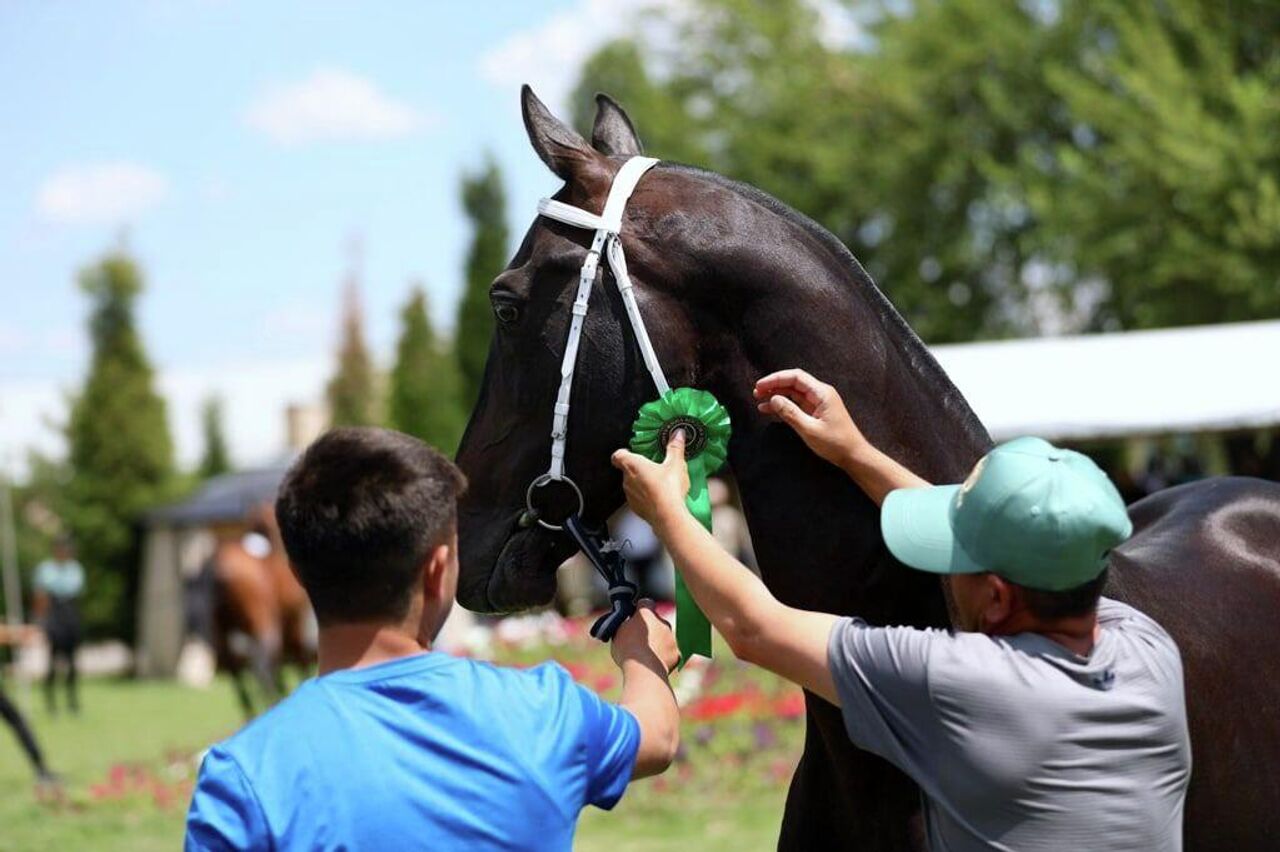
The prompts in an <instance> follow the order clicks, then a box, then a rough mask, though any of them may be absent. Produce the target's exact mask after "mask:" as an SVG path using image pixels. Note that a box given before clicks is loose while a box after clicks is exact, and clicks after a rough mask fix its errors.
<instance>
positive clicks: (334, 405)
mask: <svg viewBox="0 0 1280 852" xmlns="http://www.w3.org/2000/svg"><path fill="white" fill-rule="evenodd" d="M363 326H364V322H363V317H362V314H361V311H360V293H359V288H358V286H357V284H356V280H355V278H354V277H352V278H350V279H349V280H348V281H347V288H346V295H345V299H344V303H343V312H342V343H341V344H340V346H339V349H338V369H337V372H336V373H334V376H333V378H332V379H330V381H329V388H328V397H329V422H330V424H331V425H333V426H371V425H373V424H374V423H375V422H376V421H377V417H376V414H375V412H376V407H375V405H376V393H377V391H376V388H375V387H374V375H373V362H372V360H371V359H370V358H369V350H368V349H367V348H366V347H365V343H364V328H363Z"/></svg>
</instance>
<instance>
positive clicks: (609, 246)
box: [525, 157, 671, 530]
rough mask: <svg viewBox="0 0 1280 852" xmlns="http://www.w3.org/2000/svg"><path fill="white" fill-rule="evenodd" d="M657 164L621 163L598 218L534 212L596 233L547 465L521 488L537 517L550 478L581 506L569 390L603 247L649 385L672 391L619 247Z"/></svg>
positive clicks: (565, 207) (567, 209) (554, 209)
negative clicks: (570, 472)
mask: <svg viewBox="0 0 1280 852" xmlns="http://www.w3.org/2000/svg"><path fill="white" fill-rule="evenodd" d="M657 164H658V161H657V160H655V159H653V158H652V157H632V158H631V159H629V160H627V162H626V163H624V164H623V165H622V168H621V169H619V170H618V174H617V175H616V176H615V177H614V179H613V185H612V186H611V187H610V188H609V197H608V199H607V200H606V201H605V203H604V212H603V213H601V214H600V215H599V216H597V215H596V214H594V213H588V212H587V211H586V210H583V209H582V208H580V207H574V206H573V205H571V204H565V203H564V202H562V201H553V200H552V199H550V198H544V199H542V200H541V201H539V202H538V214H539V215H541V216H546V217H547V218H548V219H555V220H556V221H558V222H564V223H565V224H566V225H573V226H574V227H575V228H585V229H587V230H591V231H595V237H594V238H593V239H592V240H591V248H590V249H588V251H587V257H586V259H585V260H584V261H583V262H582V271H581V272H580V273H579V275H578V293H577V296H576V298H574V300H573V316H572V317H571V318H570V320H569V338H568V340H567V341H566V343H565V347H564V358H563V359H562V360H561V361H560V391H559V392H558V393H557V394H556V405H555V416H554V417H553V418H552V421H551V465H550V467H548V468H547V472H546V473H544V474H542V475H540V476H539V477H537V478H536V479H534V480H533V482H531V483H530V484H529V489H528V491H526V492H525V506H526V509H527V510H528V511H529V512H532V513H534V515H536V510H535V509H534V507H533V492H534V491H535V490H537V489H538V488H541V487H542V486H544V485H546V484H547V483H549V482H552V481H558V482H566V483H568V484H569V486H570V487H571V488H572V489H573V491H574V493H576V494H577V496H578V513H579V514H581V513H582V511H583V510H584V508H585V506H584V503H583V499H582V491H581V489H579V488H578V486H577V484H576V483H575V482H574V481H573V480H572V479H570V478H569V477H568V476H565V473H564V453H565V445H566V443H567V442H568V438H569V396H570V394H571V393H572V391H573V371H574V367H575V366H576V365H577V361H578V343H579V342H580V341H581V340H582V327H583V325H584V324H585V322H586V318H587V304H588V302H589V300H590V299H591V289H592V287H593V286H594V285H595V280H596V271H597V269H598V268H599V265H600V253H601V251H603V252H605V254H606V255H607V256H608V258H609V267H610V268H611V269H612V270H613V278H614V280H615V281H616V282H617V284H618V292H619V294H620V295H621V296H622V303H623V305H625V306H626V309H627V317H628V318H629V319H630V320H631V328H632V330H633V331H634V332H635V336H636V342H637V343H638V344H639V345H640V356H641V357H642V358H643V359H644V365H645V367H647V368H648V370H649V375H650V376H652V377H653V383H654V385H655V386H656V387H657V388H658V395H659V396H662V395H663V394H665V393H666V392H667V391H669V390H670V389H671V386H670V385H668V384H667V377H666V376H665V375H664V374H663V372H662V366H661V365H660V364H659V363H658V356H657V355H655V354H654V352H653V344H652V343H650V342H649V333H648V331H646V330H645V327H644V318H643V317H642V316H640V308H639V306H637V305H636V296H635V293H634V292H632V285H631V276H630V275H629V274H627V258H626V255H625V254H623V251H622V214H623V213H624V212H625V211H626V209H627V200H628V199H629V198H631V193H632V192H633V191H635V188H636V184H637V183H639V182H640V178H641V177H643V176H644V173H645V172H647V171H648V170H649V169H651V168H653V167H654V166H655V165H657ZM538 523H539V524H541V525H542V526H544V527H546V528H547V529H551V530H558V529H561V526H560V525H558V524H550V523H547V522H546V521H544V520H542V519H541V518H539V519H538Z"/></svg>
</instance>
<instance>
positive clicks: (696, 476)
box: [676, 459, 711, 668]
mask: <svg viewBox="0 0 1280 852" xmlns="http://www.w3.org/2000/svg"><path fill="white" fill-rule="evenodd" d="M685 505H686V506H688V507H689V512H690V514H692V515H693V516H694V517H695V518H697V519H698V523H700V524H702V525H703V526H704V527H706V529H707V531H708V532H710V531H711V495H710V494H708V493H707V471H706V468H705V467H704V465H703V464H702V459H693V460H692V461H690V462H689V496H688V497H687V498H686V499H685ZM676 645H678V646H679V648H680V666H681V667H682V668H683V667H684V664H685V663H687V662H688V661H689V658H690V657H692V656H693V655H694V654H701V655H702V656H704V657H710V656H711V622H710V621H709V620H708V619H707V616H706V613H704V612H703V611H702V610H701V609H700V608H699V607H698V604H697V603H696V602H695V601H694V599H693V595H692V594H690V592H689V587H688V586H686V585H685V584H684V578H683V577H681V576H680V572H679V571H677V572H676Z"/></svg>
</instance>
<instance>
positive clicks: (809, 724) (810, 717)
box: [778, 693, 925, 852]
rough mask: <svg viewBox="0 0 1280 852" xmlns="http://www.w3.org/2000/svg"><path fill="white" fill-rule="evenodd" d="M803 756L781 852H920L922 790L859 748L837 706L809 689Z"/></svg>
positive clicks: (789, 797)
mask: <svg viewBox="0 0 1280 852" xmlns="http://www.w3.org/2000/svg"><path fill="white" fill-rule="evenodd" d="M805 706H806V716H805V742H804V753H803V755H802V756H801V758H800V764H799V765H798V766H797V767H796V771H795V775H794V776H792V779H791V789H790V790H789V791H788V793H787V803H786V808H785V811H784V813H783V818H782V831H781V834H780V836H779V838H778V849H779V850H780V852H817V850H824V852H825V850H830V852H837V851H838V852H845V850H848V852H855V850H856V852H923V850H924V849H925V842H924V832H923V824H922V822H921V820H920V792H919V788H918V787H916V785H915V783H914V782H912V781H911V780H910V779H909V778H907V776H906V775H904V774H902V772H900V771H899V770H898V769H896V768H895V767H893V766H892V765H891V764H889V763H888V761H886V760H884V759H883V758H881V757H878V756H877V755H874V754H872V753H870V752H867V751H863V750H861V749H859V748H858V747H857V746H855V745H854V744H853V743H852V742H851V741H850V740H849V735H848V734H847V733H846V732H845V729H844V721H843V719H842V718H841V716H840V710H839V709H838V708H836V707H834V706H832V705H831V704H829V703H827V702H826V701H823V700H822V699H820V698H817V697H815V696H813V695H811V694H809V693H805Z"/></svg>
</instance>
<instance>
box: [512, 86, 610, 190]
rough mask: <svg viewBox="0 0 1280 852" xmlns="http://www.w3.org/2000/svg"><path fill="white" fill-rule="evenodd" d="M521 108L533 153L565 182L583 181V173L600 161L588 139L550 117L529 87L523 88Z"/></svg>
mask: <svg viewBox="0 0 1280 852" xmlns="http://www.w3.org/2000/svg"><path fill="white" fill-rule="evenodd" d="M520 107H521V111H522V112H523V113H524V129H525V130H526V131H528V133H529V141H530V142H531V143H532V144H533V150H535V151H537V152H538V156H539V157H540V158H541V159H542V162H544V163H546V164H547V168H549V169H551V171H553V172H555V173H556V174H557V175H558V176H559V177H561V178H562V179H563V180H564V181H565V182H566V183H569V182H572V181H573V180H574V179H575V178H578V179H580V178H581V177H582V176H583V174H582V173H583V172H584V170H586V169H587V168H588V167H589V166H590V165H591V164H592V163H594V162H596V161H598V160H599V159H600V155H599V154H598V153H597V152H596V150H595V149H594V148H592V147H591V146H590V145H588V144H587V140H585V139H583V138H582V137H581V136H579V135H578V134H577V133H576V132H574V130H573V129H572V128H571V127H569V126H568V125H567V124H565V123H564V122H563V121H561V120H560V119H558V118H556V117H555V116H554V115H552V114H551V110H549V109H547V105H546V104H544V103H543V102H542V101H540V100H538V96H537V95H535V94H534V93H533V89H531V88H529V86H528V84H526V85H524V86H522V87H521V88H520Z"/></svg>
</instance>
